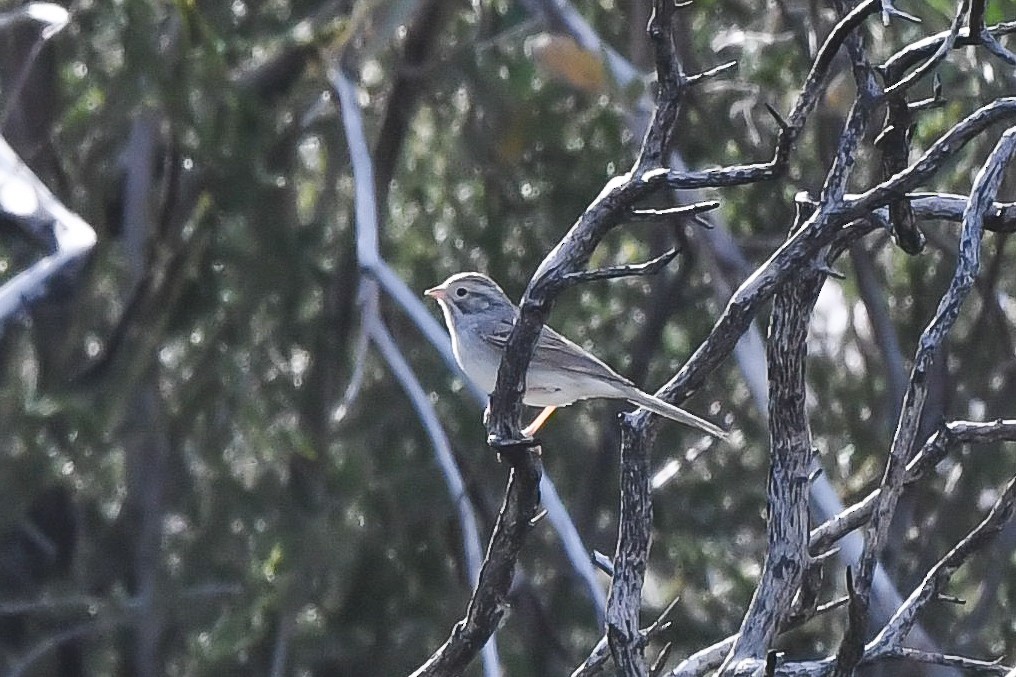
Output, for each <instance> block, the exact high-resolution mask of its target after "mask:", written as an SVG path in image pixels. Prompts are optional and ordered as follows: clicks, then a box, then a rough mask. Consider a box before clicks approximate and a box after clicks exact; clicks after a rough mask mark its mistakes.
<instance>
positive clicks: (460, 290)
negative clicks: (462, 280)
mask: <svg viewBox="0 0 1016 677" xmlns="http://www.w3.org/2000/svg"><path fill="white" fill-rule="evenodd" d="M468 293H469V292H467V291H466V288H465V287H459V288H458V289H456V290H455V295H456V296H458V297H459V298H462V297H463V296H465V295H466V294H468Z"/></svg>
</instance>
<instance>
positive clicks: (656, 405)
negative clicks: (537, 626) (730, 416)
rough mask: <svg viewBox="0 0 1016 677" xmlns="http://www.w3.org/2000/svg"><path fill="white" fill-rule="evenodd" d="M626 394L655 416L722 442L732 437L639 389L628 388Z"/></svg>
mask: <svg viewBox="0 0 1016 677" xmlns="http://www.w3.org/2000/svg"><path fill="white" fill-rule="evenodd" d="M624 394H625V397H626V398H627V400H628V401H629V402H631V403H632V404H637V405H639V406H640V407H643V408H645V409H648V410H649V411H651V412H653V413H654V414H659V415H660V416H664V417H666V418H669V419H671V420H672V421H677V422H678V423H681V424H683V425H686V426H689V427H692V428H698V429H699V430H701V431H702V432H706V433H709V434H710V435H712V436H713V437H716V438H718V439H721V440H727V439H728V438H729V437H730V435H729V434H728V433H727V431H725V430H724V429H723V428H720V427H719V426H717V425H714V424H712V423H710V422H709V421H706V420H704V419H701V418H699V417H698V416H696V415H695V414H692V413H689V412H687V411H685V410H684V409H679V408H678V407H675V406H674V405H673V404H670V403H669V402H664V401H663V400H661V399H660V398H658V397H653V396H652V395H650V394H649V393H644V392H642V391H641V390H639V389H638V388H635V387H632V388H631V389H627V388H626V389H625V391H624Z"/></svg>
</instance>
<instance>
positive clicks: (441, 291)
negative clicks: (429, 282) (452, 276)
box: [423, 286, 445, 301]
mask: <svg viewBox="0 0 1016 677" xmlns="http://www.w3.org/2000/svg"><path fill="white" fill-rule="evenodd" d="M423 295H424V296H427V297H429V298H432V299H434V300H436V301H440V300H442V299H443V298H444V297H445V288H444V287H442V286H437V287H431V288H430V289H428V290H427V291H425V292H423Z"/></svg>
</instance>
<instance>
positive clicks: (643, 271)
mask: <svg viewBox="0 0 1016 677" xmlns="http://www.w3.org/2000/svg"><path fill="white" fill-rule="evenodd" d="M677 255H678V250H677V249H671V250H670V251H667V252H664V253H663V254H660V255H659V256H657V257H655V258H652V259H649V260H648V261H646V262H644V263H632V264H628V265H624V266H610V267H608V268H597V269H596V270H577V271H575V272H574V273H568V274H567V275H564V276H563V278H564V280H566V281H568V282H589V281H592V280H613V279H616V278H619V277H645V276H647V275H656V274H657V273H658V272H660V271H661V270H663V269H664V268H666V266H667V264H668V263H670V262H671V261H673V260H674V259H675V258H676V257H677Z"/></svg>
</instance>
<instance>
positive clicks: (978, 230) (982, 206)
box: [835, 128, 1016, 676]
mask: <svg viewBox="0 0 1016 677" xmlns="http://www.w3.org/2000/svg"><path fill="white" fill-rule="evenodd" d="M1014 152H1016V128H1011V129H1009V130H1007V131H1006V132H1005V134H1003V135H1002V138H1001V139H1000V140H999V142H998V144H997V145H996V146H995V149H994V150H993V151H992V153H991V155H990V156H989V157H988V159H987V161H986V162H985V164H984V166H983V167H982V168H981V171H980V172H978V174H977V177H976V178H975V179H974V185H973V187H972V190H971V197H970V202H969V203H968V205H967V209H966V211H965V213H964V216H963V231H962V233H961V236H960V251H959V260H958V262H957V266H956V272H955V274H954V276H953V279H952V281H951V283H950V285H949V289H948V290H947V291H946V293H945V295H944V296H943V297H942V300H941V302H940V304H939V307H938V310H937V311H936V313H935V317H934V318H933V319H932V320H931V322H930V323H929V324H928V326H927V328H926V329H925V330H924V332H923V334H922V335H921V340H920V342H919V347H918V349H917V354H916V355H915V357H914V366H913V370H912V372H911V377H910V384H909V386H908V388H907V393H906V396H905V397H904V401H903V407H902V412H901V414H900V419H899V424H898V427H897V429H896V435H895V437H894V438H893V444H892V449H891V451H890V455H889V460H888V462H887V464H886V470H885V475H884V477H883V480H882V492H881V493H880V494H879V496H878V498H877V499H876V503H875V507H874V509H873V512H872V516H871V519H870V521H869V522H868V525H867V527H866V529H865V549H864V553H863V554H862V556H861V560H860V563H859V566H858V571H857V576H856V577H855V579H854V582H855V593H856V601H857V605H858V607H859V608H860V609H863V610H864V611H865V612H866V611H867V606H868V603H869V599H870V594H871V580H872V576H873V574H874V569H875V564H876V562H877V559H878V557H879V555H880V554H881V551H882V547H883V545H884V543H885V538H886V536H887V534H888V531H889V520H890V518H891V516H892V514H893V512H894V511H895V508H896V503H897V501H898V500H899V496H900V492H901V491H902V488H903V482H904V479H905V474H906V464H907V462H908V461H909V460H910V459H911V457H912V452H911V449H912V447H913V444H914V437H915V435H916V434H917V426H918V423H919V421H920V416H921V412H922V410H923V408H924V401H925V397H926V395H927V373H928V369H929V368H930V366H931V363H932V360H934V358H935V355H936V353H937V352H938V347H939V345H941V343H942V341H943V340H944V338H945V336H946V335H947V334H948V332H949V330H950V329H951V328H952V325H953V323H954V322H955V321H956V318H957V316H958V315H959V310H960V307H961V306H962V305H963V302H964V301H965V300H966V298H967V296H968V295H969V293H970V291H971V289H972V288H973V284H974V278H975V277H976V275H977V271H978V269H979V266H980V244H981V237H982V236H983V222H984V215H985V213H987V211H988V209H989V208H990V207H991V204H992V201H993V200H994V199H995V194H996V193H997V192H998V187H999V185H1000V183H1001V180H1002V176H1003V175H1004V170H1005V168H1006V167H1007V166H1008V163H1009V162H1010V160H1011V158H1012V155H1013V153H1014ZM852 606H853V605H852ZM851 621H852V622H851V624H850V626H849V627H848V630H847V633H846V635H845V636H844V638H843V641H842V643H841V644H840V648H839V650H838V652H837V661H836V671H835V674H837V675H844V676H846V675H848V674H850V673H852V671H853V669H854V667H855V666H856V665H857V661H858V660H859V659H860V657H861V652H860V649H859V647H860V644H861V642H863V640H864V635H865V632H866V617H865V616H864V614H861V615H860V616H855V615H854V614H852V615H851Z"/></svg>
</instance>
